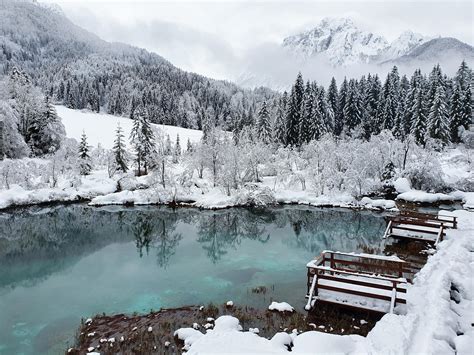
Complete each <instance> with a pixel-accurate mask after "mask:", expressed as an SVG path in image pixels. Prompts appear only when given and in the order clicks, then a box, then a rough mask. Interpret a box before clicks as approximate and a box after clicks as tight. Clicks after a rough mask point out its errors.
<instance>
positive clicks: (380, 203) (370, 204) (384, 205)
mask: <svg viewBox="0 0 474 355" xmlns="http://www.w3.org/2000/svg"><path fill="white" fill-rule="evenodd" d="M360 204H361V205H362V206H364V207H365V208H367V209H382V210H393V211H395V210H398V209H397V205H396V204H395V201H393V200H384V199H380V200H373V199H371V198H369V197H363V198H362V199H361V200H360Z"/></svg>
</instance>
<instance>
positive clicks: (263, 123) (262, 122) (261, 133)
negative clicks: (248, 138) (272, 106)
mask: <svg viewBox="0 0 474 355" xmlns="http://www.w3.org/2000/svg"><path fill="white" fill-rule="evenodd" d="M257 136H258V138H259V139H260V141H262V142H263V143H266V144H268V143H270V141H271V138H272V137H271V127H270V114H269V113H268V109H267V103H266V101H263V103H262V107H261V108H260V111H258V119H257Z"/></svg>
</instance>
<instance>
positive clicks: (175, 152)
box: [173, 134, 181, 164]
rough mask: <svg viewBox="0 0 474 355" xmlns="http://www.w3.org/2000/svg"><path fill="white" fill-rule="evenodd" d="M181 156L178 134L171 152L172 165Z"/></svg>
mask: <svg viewBox="0 0 474 355" xmlns="http://www.w3.org/2000/svg"><path fill="white" fill-rule="evenodd" d="M180 155H181V144H180V143H179V134H176V143H175V145H174V150H173V163H175V164H176V163H177V162H178V160H179V156H180Z"/></svg>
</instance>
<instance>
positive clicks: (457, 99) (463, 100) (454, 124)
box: [449, 82, 472, 143]
mask: <svg viewBox="0 0 474 355" xmlns="http://www.w3.org/2000/svg"><path fill="white" fill-rule="evenodd" d="M470 96H471V93H470V90H469V89H467V90H466V91H465V94H463V89H462V87H461V85H460V84H459V82H458V84H456V87H455V88H454V91H453V95H452V96H451V105H450V118H451V121H450V124H449V126H450V132H451V141H452V142H454V143H459V142H460V141H461V137H460V136H459V129H460V128H461V127H463V128H464V129H468V128H469V124H470V123H471V117H472V109H471V107H470V104H471V99H470Z"/></svg>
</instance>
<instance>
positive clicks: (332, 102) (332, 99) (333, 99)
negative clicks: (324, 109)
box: [327, 77, 339, 114]
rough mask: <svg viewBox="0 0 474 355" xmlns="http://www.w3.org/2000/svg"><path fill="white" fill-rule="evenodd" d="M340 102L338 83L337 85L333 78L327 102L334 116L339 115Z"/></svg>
mask: <svg viewBox="0 0 474 355" xmlns="http://www.w3.org/2000/svg"><path fill="white" fill-rule="evenodd" d="M338 101H339V95H338V93H337V83H336V79H334V77H333V78H332V79H331V83H330V84H329V88H328V92H327V102H328V104H329V107H330V108H331V110H332V112H333V113H334V114H336V113H337V106H338Z"/></svg>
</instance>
